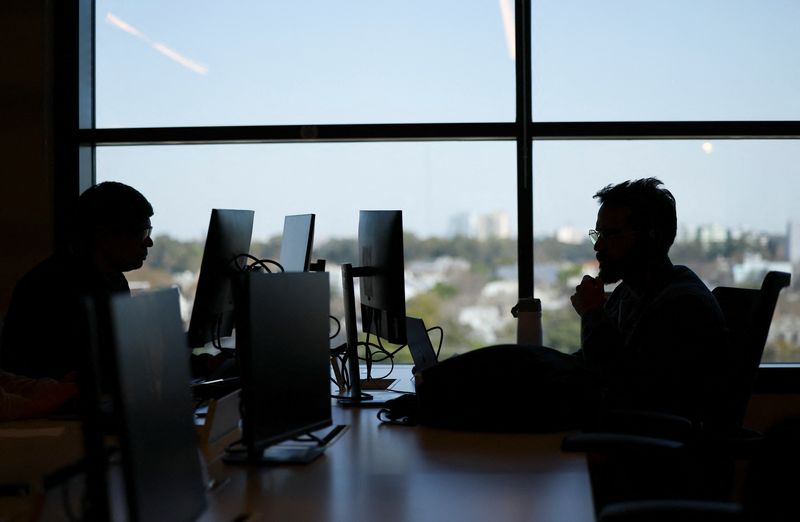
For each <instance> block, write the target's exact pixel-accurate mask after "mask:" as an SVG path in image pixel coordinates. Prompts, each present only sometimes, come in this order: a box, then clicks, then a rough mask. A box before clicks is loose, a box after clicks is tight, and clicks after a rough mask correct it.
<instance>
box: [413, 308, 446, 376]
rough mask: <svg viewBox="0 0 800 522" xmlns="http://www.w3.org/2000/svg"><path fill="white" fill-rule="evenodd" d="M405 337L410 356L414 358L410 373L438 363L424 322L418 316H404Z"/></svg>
mask: <svg viewBox="0 0 800 522" xmlns="http://www.w3.org/2000/svg"><path fill="white" fill-rule="evenodd" d="M406 338H407V339H408V349H409V351H410V352H411V358H412V359H413V360H414V369H413V370H412V373H417V372H419V371H422V370H425V369H428V368H430V367H431V366H433V365H434V364H436V363H438V362H439V360H438V358H437V357H436V351H435V350H434V349H433V344H431V338H430V337H428V330H427V328H425V323H424V322H423V321H422V319H420V318H418V317H406Z"/></svg>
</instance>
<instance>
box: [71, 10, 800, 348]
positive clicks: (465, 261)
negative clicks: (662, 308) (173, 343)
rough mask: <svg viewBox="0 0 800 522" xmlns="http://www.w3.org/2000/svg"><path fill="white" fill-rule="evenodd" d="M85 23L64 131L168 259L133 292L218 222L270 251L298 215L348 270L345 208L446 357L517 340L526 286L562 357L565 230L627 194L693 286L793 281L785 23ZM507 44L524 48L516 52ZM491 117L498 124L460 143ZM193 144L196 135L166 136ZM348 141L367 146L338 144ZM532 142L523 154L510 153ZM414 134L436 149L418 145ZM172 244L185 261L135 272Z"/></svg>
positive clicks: (657, 18) (660, 15)
mask: <svg viewBox="0 0 800 522" xmlns="http://www.w3.org/2000/svg"><path fill="white" fill-rule="evenodd" d="M95 7H96V18H95V24H94V31H95V51H96V60H95V62H94V65H95V69H94V71H95V80H96V84H95V88H94V91H93V92H92V94H93V95H94V98H93V99H94V100H95V101H96V104H95V114H96V122H97V125H96V127H97V130H89V131H82V132H83V134H82V137H83V138H84V142H85V143H87V144H89V145H92V144H98V145H101V146H99V147H98V148H97V179H98V181H101V180H104V179H119V180H122V181H126V182H128V183H130V184H132V185H134V186H136V187H138V188H140V189H141V190H142V191H143V192H145V193H146V194H147V195H148V197H150V198H151V199H152V200H153V202H154V203H155V206H156V211H157V214H156V218H155V226H156V230H157V235H156V239H157V246H156V247H154V257H155V258H156V259H160V257H159V256H163V257H164V259H167V258H169V259H173V261H172V262H173V265H168V264H167V263H166V262H164V263H162V265H158V264H157V263H149V264H150V265H151V266H150V268H147V269H145V270H151V273H144V272H142V273H140V274H137V275H136V277H137V278H139V279H140V280H141V281H142V283H141V284H142V285H143V286H146V285H163V284H183V283H181V282H180V281H177V280H176V279H175V278H174V277H175V274H176V273H180V272H181V271H183V269H185V270H187V271H189V272H192V271H196V266H197V263H199V259H198V258H197V255H198V252H199V249H200V246H199V245H200V242H202V237H203V234H204V233H205V228H206V226H207V222H208V213H209V211H210V209H211V208H213V207H240V208H241V207H244V208H252V209H254V210H256V224H255V233H254V239H255V241H256V243H257V248H260V249H263V252H264V253H265V254H269V253H272V252H273V251H274V250H270V249H271V248H272V249H274V248H275V245H276V236H277V235H278V234H279V232H280V223H281V222H282V219H283V216H284V215H286V214H291V213H300V212H314V213H316V214H317V216H318V221H317V225H318V226H317V241H316V245H317V250H316V252H315V256H316V257H326V258H328V260H329V262H332V263H334V265H335V263H339V262H344V261H346V260H350V261H352V259H346V252H348V251H349V250H348V248H349V247H348V245H352V242H353V241H354V238H355V232H356V222H357V215H358V214H357V212H358V210H359V209H362V208H401V209H402V210H404V213H405V214H404V220H405V227H406V230H407V232H408V233H409V235H408V236H407V241H406V266H407V269H408V273H407V277H408V280H409V281H410V282H411V283H409V284H410V285H420V286H419V288H421V289H422V290H419V289H416V288H412V289H410V290H409V311H410V313H411V314H417V315H420V316H422V317H423V318H424V319H425V320H426V321H427V322H430V323H432V324H437V323H441V324H445V325H449V331H448V338H447V339H448V340H447V341H446V343H445V346H446V347H447V346H448V345H449V346H450V347H451V350H453V351H461V350H466V349H469V348H472V347H475V346H482V345H486V344H492V343H495V342H505V341H510V340H513V337H514V335H513V331H514V330H513V328H514V326H513V323H512V322H511V319H510V315H508V313H507V312H508V307H509V306H510V305H511V304H513V302H514V301H515V300H516V296H517V295H518V294H519V293H520V292H522V293H523V294H526V295H527V294H528V293H530V292H531V291H533V292H534V293H535V295H537V296H538V297H541V298H542V300H543V303H544V306H545V319H544V321H545V341H546V342H547V343H548V344H551V345H554V346H556V347H558V348H561V349H564V350H565V351H571V350H572V349H574V348H576V347H577V346H578V343H579V336H578V329H577V320H576V315H575V314H574V312H572V310H571V309H570V307H569V299H568V297H569V294H570V293H571V288H572V287H574V284H572V283H573V282H574V278H575V277H576V276H577V275H578V274H580V273H583V272H586V271H591V270H592V269H593V264H592V263H593V254H592V250H591V248H590V246H589V243H588V241H587V240H586V239H585V237H584V235H585V232H586V230H587V229H588V228H589V227H591V226H592V225H593V224H594V220H595V213H596V204H595V202H593V201H592V199H591V195H592V194H593V193H594V192H595V191H596V190H597V189H599V188H600V187H602V186H604V185H606V184H608V183H613V182H618V181H622V180H624V179H630V178H639V177H646V176H657V177H659V178H661V179H662V180H663V181H664V182H665V183H666V184H667V187H668V188H670V189H671V190H672V191H673V192H674V193H675V195H676V197H677V198H678V205H679V206H678V212H679V219H680V222H681V228H680V230H679V236H678V240H677V242H676V244H675V246H674V248H673V251H672V253H673V259H674V260H675V261H676V262H680V263H685V264H689V265H690V266H692V267H693V268H696V270H697V271H698V273H700V275H701V277H703V279H704V280H706V282H707V283H708V284H709V286H716V285H718V284H725V285H742V286H752V285H754V284H756V283H757V281H759V280H760V277H762V276H763V271H764V270H767V269H769V268H776V269H786V270H790V271H791V270H793V269H794V267H795V266H797V263H798V262H800V256H798V255H797V254H798V252H800V248H797V246H798V245H796V244H795V243H800V239H797V238H800V232H798V230H800V225H798V224H797V223H798V222H800V215H797V214H796V213H795V212H794V205H793V201H792V195H793V194H794V193H796V190H795V187H793V184H795V182H796V180H797V179H800V176H799V174H800V171H798V169H797V167H796V165H800V162H798V160H799V159H800V148H799V147H800V146H799V145H798V143H800V142H798V141H796V140H795V138H796V137H797V135H798V132H799V131H798V130H797V129H796V128H795V129H794V130H792V129H793V127H792V125H793V124H794V123H795V122H793V121H792V120H800V97H798V96H796V95H795V94H796V92H798V90H800V73H799V72H798V71H800V62H798V58H797V56H795V54H794V53H791V52H788V51H787V50H789V49H794V48H797V47H798V45H800V36H798V34H800V33H798V32H797V31H796V30H795V25H796V24H794V21H795V20H797V19H798V18H799V17H800V4H795V3H793V2H786V1H783V0H768V1H766V2H762V1H755V0H735V1H732V2H731V1H726V0H707V1H703V2H696V1H690V0H677V1H674V2H663V1H658V2H656V1H655V0H644V1H640V0H621V1H616V2H595V1H590V0H578V1H572V2H561V1H555V0H517V1H516V2H515V1H513V0H470V1H468V2H463V1H457V0H443V1H437V2H430V1H424V0H412V1H407V2H399V3H398V2H394V3H387V2H363V1H359V0H342V1H338V2H329V1H324V0H312V1H309V2H299V3H298V2H260V1H256V0H244V1H241V2H236V3H235V5H228V4H224V5H223V4H221V3H219V2H210V1H208V0H201V1H191V2H189V1H186V0H181V1H174V2H166V3H165V2H155V1H152V0H141V1H137V2H123V1H120V0H96V2H95ZM521 14H522V15H525V16H518V17H517V16H516V15H521ZM528 17H530V18H528ZM528 20H529V21H530V22H531V25H530V28H528V27H527V24H526V23H524V22H525V21H528ZM529 30H530V34H528V31H529ZM517 41H525V42H530V44H531V48H530V56H529V55H528V51H529V50H528V49H527V46H524V47H519V46H517V45H516V44H515V42H517ZM525 82H528V83H525ZM529 94H530V95H531V97H530V100H531V106H530V107H528V106H527V101H528V99H529V97H528V95H529ZM518 104H519V106H518ZM525 112H528V114H525ZM518 114H519V116H518ZM487 122H489V123H500V124H501V125H476V124H481V123H487ZM596 122H608V124H607V125H594V123H596ZM640 122H641V123H645V124H646V125H638V123H640ZM664 122H666V124H665V123H664ZM675 122H682V123H680V124H679V125H673V124H674V123H675ZM731 122H739V123H735V124H732V123H731ZM551 123H555V124H556V125H548V124H551ZM339 124H346V125H347V128H345V127H341V126H339ZM359 124H382V125H380V126H379V127H373V126H369V125H366V126H359ZM406 124H411V125H406ZM413 124H430V125H424V126H421V125H413ZM444 124H449V125H444ZM787 124H788V126H787ZM284 125H319V126H325V127H324V139H326V140H329V141H330V142H329V143H291V142H292V141H295V140H305V139H311V140H313V139H315V138H316V135H315V134H314V133H313V132H312V133H310V134H309V136H306V135H304V134H302V133H299V132H298V133H295V132H294V130H291V132H289V131H287V128H284V127H280V128H278V126H284ZM192 126H198V127H207V128H206V129H199V130H198V129H183V127H192ZM240 126H254V127H248V129H247V132H245V131H244V130H243V129H242V128H241V127H240ZM148 127H156V128H159V129H155V130H148V129H146V128H148ZM215 127H217V128H215ZM219 127H226V128H225V129H219ZM678 127H680V129H678ZM161 128H163V129H161ZM354 128H355V131H354V134H349V132H350V131H353V129H354ZM725 129H731V130H725ZM372 133H377V134H379V135H377V134H376V135H372ZM487 133H489V134H488V135H487ZM642 133H647V134H646V135H645V134H642ZM670 133H674V135H673V134H670ZM787 133H788V134H787ZM354 135H355V136H357V138H356V140H362V141H361V142H356V143H347V142H346V141H345V140H352V139H354V138H353V136H354ZM708 135H714V136H722V137H723V138H740V139H735V140H734V139H713V140H712V139H707V138H706V137H705V136H708ZM198 136H200V137H199V138H198ZM531 136H534V137H535V138H536V140H535V141H533V142H532V143H533V145H532V148H533V150H532V153H530V154H529V152H531V151H529V150H527V149H526V148H525V147H524V146H516V145H515V142H514V141H513V140H515V139H519V140H520V141H521V142H523V143H525V142H527V138H529V137H531ZM570 136H571V137H575V136H579V137H581V138H580V139H573V140H570V139H568V137H570ZM648 136H650V137H652V136H661V137H663V138H664V139H661V140H655V139H652V138H649V139H647V140H644V139H643V138H647V137H648ZM764 136H770V137H771V138H790V139H785V140H781V139H773V140H765V139H760V138H761V137H764ZM431 137H434V138H436V139H440V140H449V141H435V142H434V141H421V140H424V139H431ZM584 137H589V138H593V140H586V139H583V138H584ZM675 138H680V139H675ZM754 138H758V139H754ZM378 139H380V140H387V141H386V142H375V141H372V140H378ZM455 139H462V140H464V141H453V140H455ZM282 140H286V142H282ZM498 140H509V141H498ZM236 141H240V142H241V141H246V142H248V143H247V144H243V145H232V144H231V142H236ZM259 141H261V142H275V141H277V143H269V144H267V143H258V142H259ZM197 142H202V144H201V145H187V143H197ZM121 143H124V144H126V145H127V146H126V147H122V146H114V145H115V144H121ZM181 143H183V144H181ZM152 144H160V145H157V146H152ZM529 168H530V169H531V170H532V172H533V175H532V176H533V178H532V180H533V181H532V189H531V184H529V183H528V181H527V175H526V174H525V173H527V172H528V169H529ZM518 180H519V181H518ZM530 190H532V191H533V196H532V198H531V195H530V192H529V191H530ZM517 202H520V206H519V208H515V206H516V204H517ZM765 202H769V203H768V204H767V203H765ZM531 207H532V208H533V211H532V214H533V219H529V216H530V215H531ZM517 216H520V218H519V222H518V217H517ZM518 228H519V230H517V229H518ZM531 241H533V248H531ZM348 242H349V243H348ZM173 243H174V244H175V245H177V246H176V248H183V250H184V251H185V252H193V254H191V255H190V254H188V253H187V254H185V257H187V259H188V258H191V259H193V261H191V262H190V261H188V260H183V261H180V262H175V261H174V259H176V256H167V255H166V254H165V253H163V254H158V255H155V254H156V253H158V252H159V249H163V248H165V247H166V246H167V245H171V244H173ZM337 249H338V250H337ZM165 251H166V250H161V252H165ZM531 251H532V252H534V253H535V254H534V255H535V257H534V259H533V260H531V256H530V254H529V252H531ZM519 252H521V253H522V255H518V253H519ZM192 256H194V257H192ZM159 262H160V261H159ZM532 265H535V270H534V277H533V278H530V277H529V276H530V270H531V267H532ZM186 277H187V278H188V280H191V277H192V276H186ZM337 278H338V274H337V273H335V272H334V275H333V279H337ZM176 281H177V282H176ZM335 286H338V283H336V284H335ZM795 300H797V296H795V294H794V290H793V289H790V290H786V291H784V293H783V295H782V298H781V302H780V303H779V307H778V311H777V312H776V318H775V320H774V321H773V331H772V333H771V334H770V344H769V346H768V348H767V352H766V354H765V359H766V360H770V361H779V360H780V361H792V360H800V348H798V346H800V340H798V338H800V334H799V333H798V332H800V319H798V318H800V309H797V310H796V308H797V307H795V306H794V305H795ZM333 306H334V310H335V306H336V305H335V302H334V305H333Z"/></svg>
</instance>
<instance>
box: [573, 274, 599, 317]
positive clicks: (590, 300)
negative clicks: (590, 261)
mask: <svg viewBox="0 0 800 522" xmlns="http://www.w3.org/2000/svg"><path fill="white" fill-rule="evenodd" d="M570 301H572V307H573V308H574V309H575V311H576V312H578V315H580V316H581V317H583V315H584V314H586V313H588V312H592V311H594V310H597V309H598V308H600V307H602V306H603V304H604V303H605V301H606V295H605V291H604V289H603V281H602V280H601V279H600V278H599V277H592V276H588V275H585V276H583V279H582V280H581V284H579V285H578V286H576V287H575V293H574V294H573V295H572V297H570Z"/></svg>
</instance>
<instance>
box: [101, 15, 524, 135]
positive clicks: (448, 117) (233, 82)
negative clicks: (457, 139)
mask: <svg viewBox="0 0 800 522" xmlns="http://www.w3.org/2000/svg"><path fill="white" fill-rule="evenodd" d="M501 4H509V2H508V1H505V2H501ZM96 6H97V15H96V17H97V18H96V31H97V40H96V41H97V58H96V71H97V76H96V77H97V126H98V127H100V128H103V127H161V126H168V127H169V126H211V125H287V124H308V123H314V124H329V123H388V122H392V123H409V122H415V123H421V122H465V121H471V122H477V121H483V122H486V121H504V120H505V121H508V120H513V118H514V60H513V51H512V50H510V49H509V43H508V36H510V35H513V27H512V26H511V25H510V24H513V12H509V10H508V9H506V12H505V18H504V13H503V10H502V9H501V7H502V5H500V6H499V5H498V2H496V1H484V0H481V1H470V2H467V3H464V2H462V1H459V0H439V1H436V2H430V1H427V0H406V1H403V2H364V1H363V0H341V1H336V2H332V1H329V0H310V1H309V0H306V1H303V2H265V1H263V0H242V1H238V2H234V3H226V2H219V1H214V0H200V1H198V0H170V1H169V2H163V1H158V0H137V1H136V2H130V1H122V0H104V1H98V2H97V3H96ZM509 16H511V17H512V18H510V19H509V18H508V17H509ZM504 23H505V25H504Z"/></svg>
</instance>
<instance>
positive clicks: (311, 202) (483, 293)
mask: <svg viewBox="0 0 800 522" xmlns="http://www.w3.org/2000/svg"><path fill="white" fill-rule="evenodd" d="M514 151H515V145H514V143H512V142H475V143H463V142H435V143H356V144H294V145H289V144H282V145H281V144H278V145H274V144H273V145H236V146H234V145H208V146H186V145H183V146H172V147H169V146H157V147H101V148H99V149H98V153H97V169H98V181H104V180H108V179H113V180H116V181H122V182H124V183H128V184H130V185H133V186H135V187H136V188H138V189H139V190H141V191H142V192H143V193H144V194H145V195H146V196H147V197H148V198H150V199H151V202H152V203H153V205H154V207H155V216H154V217H153V219H152V222H153V227H154V242H155V246H154V247H153V248H152V251H151V255H150V256H149V259H148V262H147V263H146V264H145V267H143V268H142V269H140V270H138V271H136V272H133V273H131V274H129V276H128V279H129V280H130V281H131V282H132V286H134V287H135V288H153V287H161V286H172V285H176V286H178V287H180V288H181V290H182V295H183V296H184V313H185V314H187V317H188V312H189V308H190V305H191V303H192V300H193V292H194V287H195V285H196V279H197V272H198V269H199V266H200V257H201V254H202V246H203V240H204V239H205V232H206V228H207V226H208V219H209V214H210V210H211V209H212V208H246V209H252V210H255V223H254V231H253V247H252V250H253V252H254V253H255V254H256V255H258V256H263V257H267V258H271V259H277V254H278V252H279V248H280V234H281V230H282V227H283V218H284V216H285V215H289V214H302V213H314V214H316V227H315V248H314V254H313V256H314V258H323V259H326V261H327V263H328V266H327V269H328V272H330V280H331V290H332V292H331V294H332V302H331V309H332V311H333V313H334V315H336V316H337V317H339V318H340V319H341V318H342V302H341V275H340V272H339V270H338V266H339V265H340V264H341V263H353V264H355V265H358V259H357V258H355V253H356V248H355V241H356V235H357V231H358V211H359V210H361V209H399V210H402V211H403V225H404V231H405V232H406V237H405V266H406V297H407V304H408V314H409V315H412V316H417V317H422V318H423V319H424V320H425V322H426V324H427V325H428V326H429V327H430V326H442V327H443V328H444V331H445V343H444V345H443V350H444V352H443V353H445V354H452V353H454V352H456V351H463V350H465V349H469V348H474V347H478V346H484V345H486V344H493V343H496V342H512V341H513V338H514V325H513V318H512V316H511V314H510V312H509V311H510V308H511V306H513V304H514V303H515V302H516V296H517V279H516V265H517V255H516V254H517V242H516V212H515V204H516V202H515V179H516V178H515V175H514V172H515V153H514Z"/></svg>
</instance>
